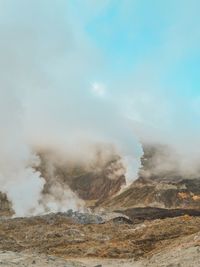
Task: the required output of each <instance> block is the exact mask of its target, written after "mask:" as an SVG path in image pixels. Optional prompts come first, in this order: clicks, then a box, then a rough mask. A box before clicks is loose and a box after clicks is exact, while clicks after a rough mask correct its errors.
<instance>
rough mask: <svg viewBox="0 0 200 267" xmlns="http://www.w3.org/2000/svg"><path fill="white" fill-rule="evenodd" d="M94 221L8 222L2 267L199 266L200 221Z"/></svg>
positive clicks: (4, 222) (2, 232)
mask: <svg viewBox="0 0 200 267" xmlns="http://www.w3.org/2000/svg"><path fill="white" fill-rule="evenodd" d="M81 216H85V217H87V216H88V217H87V218H88V220H89V221H88V223H84V224H82V223H80V222H79V221H77V218H81ZM90 216H91V215H80V214H78V215H76V216H75V218H74V215H72V216H69V215H66V214H50V215H45V216H37V217H31V218H16V219H5V218H4V219H3V218H2V219H1V220H0V251H2V253H1V254H0V262H1V266H16V265H18V266H32V265H33V266H34V265H35V266H69V267H71V266H98V264H100V265H99V266H101V265H102V266H117V263H119V262H120V261H121V265H119V266H168V267H169V266H177V267H178V266H183V267H189V266H199V265H198V264H199V259H200V217H192V216H189V215H185V216H180V217H174V218H165V219H156V220H144V221H141V222H140V223H134V222H132V221H131V220H130V221H127V220H122V219H121V218H126V217H123V216H121V217H120V216H119V214H117V215H116V216H114V217H113V215H112V216H111V217H110V218H109V216H108V215H107V217H104V218H106V219H103V218H102V220H99V218H100V216H99V215H98V216H97V219H96V221H94V217H95V215H92V216H91V217H90ZM119 218H120V220H118V219H119ZM183 226H184V227H183ZM3 251H4V252H5V253H3ZM8 251H12V252H13V253H14V254H12V253H11V252H10V253H11V254H7V253H8ZM9 255H11V257H9ZM26 255H27V256H26ZM182 257H183V258H182ZM187 257H188V259H185V260H184V262H183V263H181V261H182V259H184V258H187ZM105 259H107V260H105ZM111 259H112V260H111ZM116 260H118V261H116ZM6 261H7V262H6ZM9 261H10V263H9ZM20 261H21V263H20ZM69 261H71V262H69ZM77 261H78V262H80V263H77ZM81 262H82V263H81ZM93 262H94V265H91V264H93ZM99 262H100V263H99ZM113 262H116V264H114V263H113ZM160 262H162V264H161V263H160ZM96 263H98V264H96ZM6 264H7V265H6ZM9 264H10V265H9ZM45 264H46V265H45ZM70 264H71V265H70ZM81 264H82V265H81ZM95 264H96V265H95ZM109 264H113V265H109ZM133 264H135V265H133ZM139 264H140V265H139ZM156 264H157V265H156ZM169 264H172V265H169Z"/></svg>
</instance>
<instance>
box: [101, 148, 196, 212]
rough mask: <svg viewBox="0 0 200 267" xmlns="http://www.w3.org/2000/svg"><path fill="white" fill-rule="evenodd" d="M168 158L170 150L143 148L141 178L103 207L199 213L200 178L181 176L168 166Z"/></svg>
mask: <svg viewBox="0 0 200 267" xmlns="http://www.w3.org/2000/svg"><path fill="white" fill-rule="evenodd" d="M167 157H168V150H167V149H166V148H165V147H163V146H146V147H144V156H143V158H142V168H141V169H140V172H139V178H138V179H137V180H136V181H135V182H133V184H132V185H131V186H130V187H128V188H126V190H124V191H123V192H122V193H120V194H118V195H117V196H114V197H111V198H110V199H105V200H104V203H103V206H104V207H107V208H108V207H110V208H111V209H116V208H119V209H123V208H132V207H147V206H150V207H159V208H168V209H171V208H173V209H174V208H181V209H200V178H199V177H198V176H183V175H181V174H180V173H178V172H177V170H176V167H175V166H176V164H175V163H176V162H174V161H173V164H172V163H171V162H170V163H169V160H168V159H166V158H167ZM166 161H167V163H166ZM165 163H166V165H165ZM159 164H160V167H159ZM162 165H164V167H165V168H164V167H163V166H162ZM166 166H167V168H168V169H166ZM169 166H170V167H169Z"/></svg>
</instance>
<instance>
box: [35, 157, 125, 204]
mask: <svg viewBox="0 0 200 267" xmlns="http://www.w3.org/2000/svg"><path fill="white" fill-rule="evenodd" d="M40 158H41V165H40V167H39V171H40V172H41V174H42V176H43V177H44V178H45V179H46V185H45V188H44V193H47V192H48V190H49V187H52V185H54V184H55V183H56V182H57V183H60V184H63V185H64V184H66V185H68V186H69V187H70V189H71V190H72V191H73V192H75V193H76V194H77V195H78V197H79V198H81V199H83V200H86V201H87V200H89V201H99V202H101V201H102V200H104V199H107V198H109V197H112V196H113V195H115V194H116V193H117V192H119V191H120V189H121V187H122V186H123V185H124V184H125V182H126V181H125V175H124V173H125V169H124V167H123V165H122V163H121V160H120V157H119V156H116V155H114V156H113V157H111V158H109V159H108V160H107V161H105V162H103V163H102V161H98V160H97V161H96V162H93V163H92V164H91V165H85V166H84V165H81V164H74V163H73V164H72V163H67V162H65V161H57V160H56V159H55V158H54V157H52V155H51V153H50V154H49V153H41V154H40Z"/></svg>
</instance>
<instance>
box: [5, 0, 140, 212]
mask: <svg viewBox="0 0 200 267" xmlns="http://www.w3.org/2000/svg"><path fill="white" fill-rule="evenodd" d="M0 4H1V10H0V35H1V42H0V58H1V61H0V103H1V105H0V114H1V115H0V119H1V123H0V127H1V132H0V137H1V140H0V146H1V151H0V190H1V191H3V192H6V193H7V195H8V198H9V200H11V201H12V204H13V208H14V211H15V213H16V215H17V216H26V215H31V214H38V213H43V212H45V211H46V210H48V211H60V210H61V211H63V210H67V209H68V208H71V207H73V208H74V209H76V208H78V207H79V204H80V203H79V200H78V199H76V196H75V195H74V194H73V193H72V192H71V191H70V189H69V188H67V187H66V188H62V190H61V188H59V186H56V187H55V190H53V188H52V190H50V192H52V195H49V196H46V199H45V200H44V199H42V198H43V196H42V194H41V193H42V190H43V186H44V183H45V182H44V179H43V178H42V177H41V174H40V173H39V172H36V171H35V170H34V168H33V167H34V166H37V165H38V164H39V162H37V161H38V160H39V159H38V158H37V157H36V156H35V154H34V152H33V151H37V150H40V149H46V148H50V149H53V150H54V151H61V152H62V153H64V155H65V157H66V158H67V159H68V160H69V161H73V160H74V161H77V162H78V161H80V162H88V161H90V160H92V158H93V157H94V155H95V153H96V151H95V147H96V144H101V143H102V144H112V145H113V146H114V147H115V150H116V151H117V152H118V153H119V154H120V155H121V157H122V160H123V162H124V163H125V164H126V167H127V180H128V181H131V180H132V179H134V178H135V176H136V174H137V171H138V167H139V166H140V157H141V155H142V148H141V145H140V143H138V141H137V140H136V139H135V138H134V136H133V133H132V130H131V129H130V128H129V125H128V122H126V120H125V119H124V117H123V116H122V114H121V112H120V111H119V109H118V106H117V105H116V104H115V103H114V102H113V101H112V97H111V96H110V95H109V93H107V92H106V94H104V93H103V96H104V97H98V96H102V92H104V86H103V85H102V83H101V82H100V83H99V84H101V88H99V87H98V88H96V89H98V90H96V91H98V94H97V95H94V94H93V93H92V92H91V88H90V85H91V81H93V80H94V77H95V76H96V74H97V73H99V72H100V71H101V69H102V68H103V67H104V62H102V60H101V56H100V55H99V51H96V49H95V48H94V47H93V46H92V44H91V42H90V40H88V38H87V36H86V35H85V34H84V33H83V30H82V28H81V26H80V25H79V24H78V23H76V21H73V20H71V19H70V13H69V10H68V5H67V1H62V0H60V1H52V0H49V1H47V0H44V1H39V0H31V1H25V0H19V1H14V0H5V1H4V0H2V1H1V3H0ZM106 88H107V87H106ZM100 89H101V90H100ZM61 191H62V192H61ZM54 192H55V195H54ZM57 194H58V195H62V196H63V198H61V199H60V200H59V201H58V198H57V197H56V195H57ZM76 200H77V201H76ZM77 203H78V204H77Z"/></svg>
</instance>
